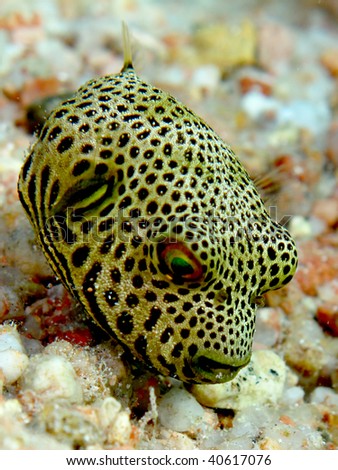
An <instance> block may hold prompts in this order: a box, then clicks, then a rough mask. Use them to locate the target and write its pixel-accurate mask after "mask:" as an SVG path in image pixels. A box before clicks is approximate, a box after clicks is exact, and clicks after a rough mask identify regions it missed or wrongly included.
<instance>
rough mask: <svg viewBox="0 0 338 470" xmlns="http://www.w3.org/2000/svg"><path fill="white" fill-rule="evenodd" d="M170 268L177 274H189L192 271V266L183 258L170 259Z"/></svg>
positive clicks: (182, 275)
mask: <svg viewBox="0 0 338 470" xmlns="http://www.w3.org/2000/svg"><path fill="white" fill-rule="evenodd" d="M170 266H171V269H172V272H173V273H174V274H176V275H177V276H181V277H184V276H189V275H191V274H193V273H194V268H193V266H192V265H191V264H190V263H188V262H187V261H186V260H184V259H183V258H179V257H175V258H173V259H172V261H171V264H170Z"/></svg>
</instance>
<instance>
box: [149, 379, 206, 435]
mask: <svg viewBox="0 0 338 470" xmlns="http://www.w3.org/2000/svg"><path fill="white" fill-rule="evenodd" d="M203 414H204V412H203V408H202V407H201V405H200V404H199V403H198V402H197V401H196V398H195V397H193V396H192V395H191V394H190V393H189V392H187V391H186V390H183V389H181V388H176V387H174V388H172V389H171V390H170V391H169V392H168V393H167V394H166V395H164V397H163V398H162V399H161V401H160V403H159V405H158V417H159V420H160V423H161V424H162V426H164V427H166V428H169V429H172V430H173V431H178V432H185V431H189V430H191V429H192V428H194V427H196V426H198V425H199V424H200V423H201V421H202V417H203Z"/></svg>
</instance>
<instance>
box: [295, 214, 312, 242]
mask: <svg viewBox="0 0 338 470" xmlns="http://www.w3.org/2000/svg"><path fill="white" fill-rule="evenodd" d="M289 232H290V233H291V235H292V236H293V237H294V238H296V239H299V238H303V239H304V238H311V236H312V227H311V224H310V222H309V221H308V220H307V219H306V218H305V217H303V216H301V215H294V216H293V217H292V219H291V221H290V225H289Z"/></svg>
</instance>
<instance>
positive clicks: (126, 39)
mask: <svg viewBox="0 0 338 470" xmlns="http://www.w3.org/2000/svg"><path fill="white" fill-rule="evenodd" d="M122 37H123V56H124V63H123V67H122V70H121V72H126V71H127V70H134V67H133V57H132V53H131V44H130V35H129V29H128V26H127V24H126V23H125V22H124V21H123V22H122Z"/></svg>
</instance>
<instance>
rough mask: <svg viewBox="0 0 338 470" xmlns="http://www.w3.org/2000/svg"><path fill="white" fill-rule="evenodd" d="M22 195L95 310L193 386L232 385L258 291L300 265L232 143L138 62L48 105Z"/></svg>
mask: <svg viewBox="0 0 338 470" xmlns="http://www.w3.org/2000/svg"><path fill="white" fill-rule="evenodd" d="M18 190H19V196H20V200H21V202H22V204H23V207H24V208H25V210H26V212H27V214H28V216H29V218H30V220H31V222H32V225H33V227H34V230H35V233H36V235H37V238H38V240H39V242H40V244H41V246H42V249H43V251H44V253H45V255H46V257H47V259H48V261H49V263H50V265H51V266H52V268H53V269H54V271H55V273H56V274H57V275H58V276H59V277H60V278H61V279H62V281H63V282H64V284H65V285H66V287H67V288H68V289H69V290H70V292H71V293H72V294H73V295H74V296H75V297H76V298H77V299H78V301H79V302H80V303H81V304H82V306H83V307H84V309H85V310H86V311H87V312H88V314H89V315H91V316H92V317H93V318H94V319H95V320H96V322H98V323H99V324H100V325H101V326H102V327H103V328H104V329H106V330H107V331H108V332H110V333H111V334H112V336H114V337H115V338H116V339H117V340H118V341H119V342H120V343H122V344H123V345H124V346H125V347H126V348H127V349H128V350H129V351H130V352H131V353H132V354H133V355H134V356H136V357H137V358H139V359H141V360H142V361H144V362H145V363H147V364H148V365H149V366H151V367H153V368H155V369H156V370H157V371H159V372H160V373H162V374H164V375H170V376H173V377H177V378H179V379H181V380H183V381H184V382H190V383H217V382H225V381H228V380H230V379H232V378H233V377H234V376H235V375H236V373H237V372H238V370H239V369H240V368H241V367H243V366H245V365H246V364H247V363H248V361H249V359H250V355H251V347H252V339H253V334H254V329H255V312H256V307H257V306H256V303H257V298H259V297H260V296H261V295H262V294H263V293H264V292H267V291H269V290H272V289H277V288H279V287H281V286H283V285H285V284H286V283H288V282H289V281H290V280H291V278H292V276H293V274H294V272H295V269H296V265H297V253H296V249H295V245H294V243H293V241H292V239H291V237H290V235H289V234H288V232H287V231H286V229H285V228H283V227H281V226H279V225H278V224H277V223H276V222H275V221H273V220H272V219H271V218H270V217H269V215H268V213H267V211H266V209H265V207H264V204H263V202H262V200H261V198H260V196H259V195H258V193H257V190H256V188H255V186H254V184H253V182H252V181H251V180H250V178H249V176H248V174H247V172H246V171H245V169H244V168H243V166H242V165H241V163H240V162H239V160H238V159H237V158H236V156H235V155H234V153H233V152H232V150H231V149H230V148H229V147H228V146H227V145H226V144H225V143H224V142H223V141H222V140H221V139H220V137H219V136H218V135H217V134H216V133H215V132H214V131H213V130H212V129H211V128H210V127H209V126H208V125H207V124H206V123H205V122H204V121H203V120H201V119H200V118H199V117H197V116H196V115H195V114H194V113H193V112H192V111H191V110H189V109H188V108H186V107H185V106H184V105H183V104H181V103H180V102H179V101H177V100H176V99H175V98H174V97H172V96H170V95H169V94H167V93H166V92H164V91H162V90H159V89H158V88H155V87H153V86H151V85H149V84H147V83H145V82H144V81H142V80H141V79H140V78H139V77H138V76H137V75H136V73H135V71H134V69H133V67H132V65H131V61H130V60H126V61H125V65H124V67H123V69H122V72H121V73H119V74H117V75H109V76H106V77H103V78H99V79H94V80H91V81H89V82H88V83H86V84H85V85H84V86H82V87H81V88H80V89H79V90H78V92H77V93H76V94H75V95H74V96H73V97H72V98H71V99H68V100H67V101H65V102H63V103H62V104H61V105H60V106H58V107H57V108H56V109H55V110H54V111H53V112H52V113H51V115H50V116H49V118H48V120H47V122H46V123H45V125H44V127H43V129H42V131H41V132H40V135H39V137H38V139H37V141H36V142H35V144H34V145H33V147H32V149H31V151H30V153H29V155H28V157H27V159H26V161H25V163H24V165H23V168H22V171H21V173H20V177H19V183H18Z"/></svg>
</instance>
